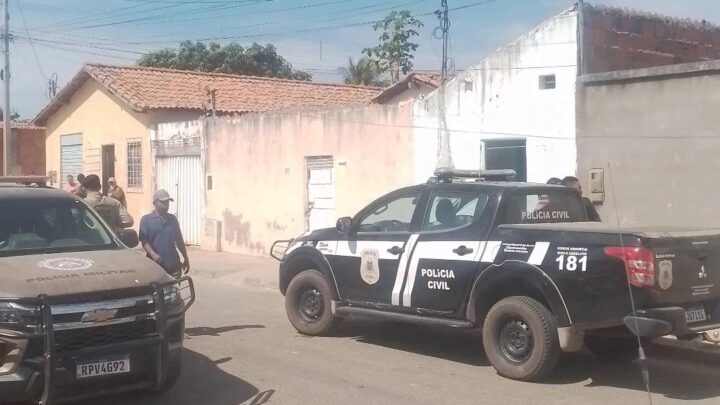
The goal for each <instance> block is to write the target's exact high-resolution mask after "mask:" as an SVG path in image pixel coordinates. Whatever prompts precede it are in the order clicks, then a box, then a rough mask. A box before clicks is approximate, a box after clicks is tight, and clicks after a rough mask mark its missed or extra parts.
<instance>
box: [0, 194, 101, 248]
mask: <svg viewBox="0 0 720 405" xmlns="http://www.w3.org/2000/svg"><path fill="white" fill-rule="evenodd" d="M111 246H114V242H113V238H112V237H111V236H110V234H109V233H108V231H107V230H106V228H105V227H104V226H103V225H102V223H101V222H100V220H99V219H98V217H97V216H96V215H95V214H93V213H92V212H91V211H90V209H89V208H88V207H87V206H85V205H84V204H83V203H81V202H79V201H71V200H56V199H47V200H37V201H4V202H0V256H14V255H23V254H34V253H60V252H77V251H86V250H97V249H103V248H107V247H111Z"/></svg>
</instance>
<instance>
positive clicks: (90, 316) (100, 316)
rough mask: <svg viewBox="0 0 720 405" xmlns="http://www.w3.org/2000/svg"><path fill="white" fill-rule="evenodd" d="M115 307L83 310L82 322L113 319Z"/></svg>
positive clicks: (115, 311)
mask: <svg viewBox="0 0 720 405" xmlns="http://www.w3.org/2000/svg"><path fill="white" fill-rule="evenodd" d="M117 311H118V310H117V309H96V310H94V311H88V312H85V313H84V314H83V316H82V319H81V321H82V322H105V321H109V320H111V319H115V315H116V314H117Z"/></svg>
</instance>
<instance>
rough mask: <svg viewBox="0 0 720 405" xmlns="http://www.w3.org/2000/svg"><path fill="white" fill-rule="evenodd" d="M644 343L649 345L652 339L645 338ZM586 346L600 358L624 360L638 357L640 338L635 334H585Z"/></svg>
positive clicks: (604, 359) (645, 345)
mask: <svg viewBox="0 0 720 405" xmlns="http://www.w3.org/2000/svg"><path fill="white" fill-rule="evenodd" d="M642 343H643V346H644V347H647V345H649V344H650V343H651V340H650V339H646V338H643V339H642ZM585 346H587V348H588V350H590V353H592V354H594V355H595V357H597V358H598V359H600V360H603V361H613V362H616V361H617V362H623V361H632V360H635V359H637V358H638V339H637V337H635V336H620V337H615V336H593V335H586V336H585Z"/></svg>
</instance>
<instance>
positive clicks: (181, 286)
mask: <svg viewBox="0 0 720 405" xmlns="http://www.w3.org/2000/svg"><path fill="white" fill-rule="evenodd" d="M162 290H163V304H164V305H165V307H166V308H167V310H168V312H169V313H171V314H176V313H179V312H185V310H186V309H187V307H188V306H189V305H190V304H191V303H192V301H193V290H192V287H191V282H190V281H189V279H183V280H180V281H178V282H176V283H173V284H170V285H166V286H164V287H163V289H162Z"/></svg>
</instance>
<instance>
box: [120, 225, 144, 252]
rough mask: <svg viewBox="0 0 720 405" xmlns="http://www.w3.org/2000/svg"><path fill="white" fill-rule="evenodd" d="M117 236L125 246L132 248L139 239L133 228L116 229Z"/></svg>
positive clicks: (138, 242)
mask: <svg viewBox="0 0 720 405" xmlns="http://www.w3.org/2000/svg"><path fill="white" fill-rule="evenodd" d="M117 236H118V238H119V239H120V242H122V243H123V244H124V245H125V246H127V247H129V248H134V247H136V246H137V245H138V244H140V241H139V240H138V234H137V232H135V230H134V229H121V230H119V231H117Z"/></svg>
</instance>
